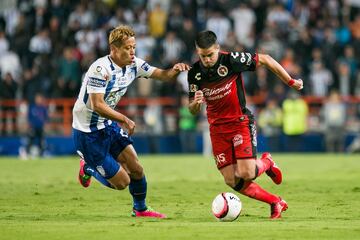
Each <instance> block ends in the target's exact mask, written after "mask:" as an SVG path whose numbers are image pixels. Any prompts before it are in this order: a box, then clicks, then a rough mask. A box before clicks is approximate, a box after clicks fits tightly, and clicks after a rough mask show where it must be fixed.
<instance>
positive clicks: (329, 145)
mask: <svg viewBox="0 0 360 240" xmlns="http://www.w3.org/2000/svg"><path fill="white" fill-rule="evenodd" d="M322 116H323V119H324V137H325V139H324V140H325V147H326V151H327V152H343V151H344V143H345V126H346V124H345V123H346V106H345V103H344V102H342V100H341V98H340V95H339V93H338V92H337V91H334V90H333V91H331V93H330V96H329V97H328V98H327V99H326V100H325V103H324V105H323V107H322Z"/></svg>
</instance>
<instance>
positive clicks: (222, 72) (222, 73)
mask: <svg viewBox="0 0 360 240" xmlns="http://www.w3.org/2000/svg"><path fill="white" fill-rule="evenodd" d="M228 72H229V70H228V69H227V67H226V66H224V65H221V64H220V66H219V67H218V69H217V73H218V74H219V76H221V77H225V76H226V75H227V74H228Z"/></svg>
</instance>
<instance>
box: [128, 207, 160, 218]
mask: <svg viewBox="0 0 360 240" xmlns="http://www.w3.org/2000/svg"><path fill="white" fill-rule="evenodd" d="M131 216H133V217H150V218H166V215H165V214H162V213H159V212H156V211H154V209H152V208H151V207H148V208H147V209H146V210H145V211H137V210H135V209H133V211H132V213H131Z"/></svg>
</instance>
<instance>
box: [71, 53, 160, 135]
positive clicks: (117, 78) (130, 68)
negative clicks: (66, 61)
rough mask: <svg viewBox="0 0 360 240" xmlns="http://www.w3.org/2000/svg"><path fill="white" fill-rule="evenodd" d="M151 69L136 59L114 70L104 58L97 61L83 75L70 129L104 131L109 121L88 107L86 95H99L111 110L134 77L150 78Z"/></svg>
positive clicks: (112, 63) (112, 65)
mask: <svg viewBox="0 0 360 240" xmlns="http://www.w3.org/2000/svg"><path fill="white" fill-rule="evenodd" d="M154 70H155V67H152V66H150V65H149V64H148V63H147V62H145V61H144V60H142V59H140V58H136V57H135V60H134V62H133V63H132V64H131V65H127V66H126V67H123V68H121V67H119V66H117V65H116V64H115V63H114V62H113V61H112V60H111V58H110V56H105V57H102V58H99V59H97V60H96V61H95V62H94V63H93V64H92V65H91V66H90V67H89V69H88V71H87V72H86V74H85V76H84V78H83V81H82V85H81V89H80V93H79V96H78V98H77V100H76V103H75V106H74V109H73V122H72V127H73V128H75V129H77V130H79V131H82V132H94V131H97V130H100V129H103V128H105V126H107V125H110V124H111V123H112V121H111V120H108V119H105V118H103V117H101V116H100V115H99V114H97V113H96V112H94V111H93V110H92V109H91V107H90V99H89V94H90V93H103V94H104V100H105V102H106V103H107V104H108V105H109V106H110V107H111V108H113V109H114V108H115V107H116V105H117V104H118V102H119V100H120V99H121V97H122V96H124V94H125V93H126V90H127V88H128V87H129V85H130V84H131V83H132V82H133V81H134V80H135V79H136V78H138V77H150V76H151V74H152V73H153V71H154Z"/></svg>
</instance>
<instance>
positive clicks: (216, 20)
mask: <svg viewBox="0 0 360 240" xmlns="http://www.w3.org/2000/svg"><path fill="white" fill-rule="evenodd" d="M206 29H209V30H211V31H213V32H214V33H215V34H216V36H218V42H219V44H220V45H224V44H225V41H226V39H227V37H228V35H229V33H230V32H231V30H232V28H231V22H230V20H229V18H227V17H226V16H224V14H223V13H222V12H221V11H219V10H217V9H216V10H214V11H212V12H210V17H209V18H208V19H207V22H206Z"/></svg>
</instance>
